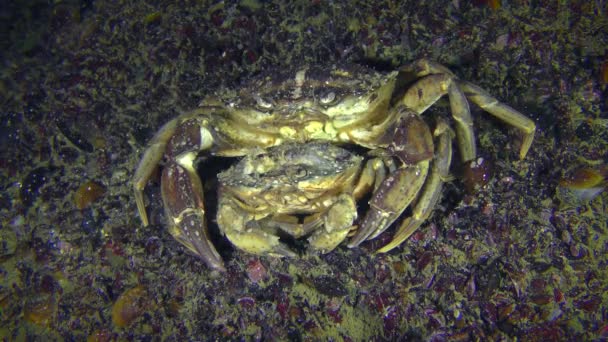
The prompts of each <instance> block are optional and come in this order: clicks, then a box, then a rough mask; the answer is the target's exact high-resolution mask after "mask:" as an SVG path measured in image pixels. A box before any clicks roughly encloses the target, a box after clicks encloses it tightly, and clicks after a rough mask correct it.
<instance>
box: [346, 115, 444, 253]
mask: <svg viewBox="0 0 608 342" xmlns="http://www.w3.org/2000/svg"><path fill="white" fill-rule="evenodd" d="M396 110H401V109H400V108H397V109H396ZM402 114H405V116H404V117H402V118H400V122H399V123H398V125H397V127H396V129H395V131H394V132H390V133H389V132H387V133H388V134H391V135H394V136H393V142H392V143H391V145H390V146H389V148H388V150H389V151H390V152H391V154H392V155H393V156H395V157H397V158H398V159H400V160H401V162H402V163H403V165H402V166H401V167H400V168H398V169H396V170H394V171H392V172H390V173H389V174H388V175H387V177H386V178H385V179H384V180H383V181H382V183H381V184H380V186H379V187H378V188H377V189H375V191H374V194H373V195H372V198H371V199H370V201H369V206H370V208H369V210H368V212H367V213H366V215H365V218H364V219H363V222H362V223H361V226H360V227H359V230H358V231H357V233H356V234H355V236H354V237H353V238H352V240H351V241H350V243H349V244H348V246H349V247H350V248H352V247H356V246H358V245H359V244H361V242H363V241H365V240H368V239H370V238H373V237H375V236H377V235H378V234H380V233H382V232H383V231H384V230H386V229H387V228H388V227H389V226H390V225H391V223H393V222H394V221H395V220H396V219H397V218H398V217H399V215H401V213H402V212H403V211H404V210H405V208H407V206H408V205H409V204H410V203H411V202H412V201H413V200H414V198H415V197H416V195H417V194H418V192H419V191H420V188H422V185H423V184H424V182H425V179H426V175H427V172H428V169H429V160H430V159H431V158H432V156H433V138H432V136H431V133H430V131H429V128H428V126H427V125H426V123H424V121H423V120H422V118H420V116H418V115H417V114H407V111H406V112H404V113H402Z"/></svg>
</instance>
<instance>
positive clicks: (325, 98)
mask: <svg viewBox="0 0 608 342" xmlns="http://www.w3.org/2000/svg"><path fill="white" fill-rule="evenodd" d="M335 100H336V93H334V92H333V91H327V92H325V93H323V94H321V97H320V98H319V101H320V102H321V104H324V105H328V104H331V103H332V102H334V101H335Z"/></svg>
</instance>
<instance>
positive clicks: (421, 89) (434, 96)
mask: <svg viewBox="0 0 608 342" xmlns="http://www.w3.org/2000/svg"><path fill="white" fill-rule="evenodd" d="M446 94H447V95H448V97H449V100H450V109H451V112H452V117H453V118H454V121H455V122H456V138H457V141H458V147H459V149H460V154H461V156H462V160H463V161H469V160H473V159H475V157H476V156H477V148H476V144H475V133H474V132H473V119H472V117H471V110H470V108H469V103H468V102H467V99H466V97H465V94H464V93H463V92H462V90H460V88H458V84H457V83H456V82H454V79H453V78H452V77H451V76H450V75H448V74H443V73H442V74H431V75H428V76H425V77H423V78H421V79H420V80H418V81H417V82H416V83H414V84H413V85H412V86H411V87H410V88H409V89H408V90H407V92H406V93H405V95H404V96H403V100H402V103H403V104H404V105H405V106H407V107H408V108H411V109H412V110H414V111H415V112H417V113H418V114H421V113H423V112H424V111H425V110H427V109H428V108H429V107H430V106H431V105H433V104H434V103H435V102H437V101H438V100H439V99H440V98H441V97H442V96H444V95H446Z"/></svg>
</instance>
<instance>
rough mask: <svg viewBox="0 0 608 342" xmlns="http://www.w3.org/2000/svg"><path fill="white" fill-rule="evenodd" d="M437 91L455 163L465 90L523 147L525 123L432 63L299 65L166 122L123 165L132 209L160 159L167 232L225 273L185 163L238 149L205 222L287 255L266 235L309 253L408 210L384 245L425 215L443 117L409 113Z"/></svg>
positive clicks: (433, 194)
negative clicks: (378, 67)
mask: <svg viewBox="0 0 608 342" xmlns="http://www.w3.org/2000/svg"><path fill="white" fill-rule="evenodd" d="M446 94H447V95H448V98H449V101H450V108H451V114H452V118H453V122H454V123H455V133H456V141H457V145H458V147H459V150H460V156H461V158H462V160H463V161H469V160H473V159H474V158H475V157H476V147H475V146H476V145H475V137H474V132H473V128H472V127H473V122H472V118H471V114H470V109H469V104H468V101H467V98H468V99H469V100H470V101H472V102H473V103H475V104H477V105H478V106H480V107H481V108H482V109H484V110H485V111H487V112H488V113H490V114H492V115H494V116H496V117H497V118H499V119H501V120H503V121H505V122H506V123H508V124H510V125H512V126H514V127H515V128H517V129H518V130H519V131H520V132H521V133H522V140H521V145H520V153H519V157H520V158H522V159H523V158H524V157H525V156H526V154H527V152H528V149H529V148H530V146H531V144H532V141H533V138H534V132H535V124H534V122H533V121H532V120H530V119H529V118H527V117H526V116H524V115H523V114H521V113H519V112H517V111H516V110H514V109H513V108H511V107H509V106H507V105H505V104H503V103H501V102H499V101H498V100H496V99H495V98H494V97H492V96H490V95H489V94H487V93H486V92H485V91H483V90H482V89H480V88H479V87H477V86H475V85H473V84H471V83H468V82H466V81H463V80H460V79H458V78H457V77H456V76H454V74H453V73H452V72H450V71H449V70H448V69H447V68H445V67H443V66H441V65H439V64H437V63H434V62H430V61H427V60H419V61H416V62H414V63H412V64H411V65H407V66H405V67H402V68H400V69H399V70H397V71H395V72H391V73H389V74H382V73H378V72H374V71H372V70H369V69H366V68H363V67H360V66H352V67H336V66H332V67H312V66H311V67H308V68H304V69H301V70H298V71H297V72H295V73H294V74H293V75H291V74H289V73H288V72H287V73H285V72H283V73H280V72H279V73H275V74H272V75H269V76H262V77H259V78H256V79H254V80H252V81H251V83H250V84H248V85H246V86H244V87H243V88H242V89H240V90H239V91H225V92H221V93H218V94H214V95H212V96H209V97H207V98H206V99H205V100H203V101H202V102H201V105H200V106H199V108H197V109H196V110H194V111H192V112H189V113H185V114H182V115H180V116H179V117H177V118H175V119H173V120H171V121H169V122H168V123H167V124H165V125H164V126H163V127H162V128H161V129H160V131H159V132H158V133H157V134H156V135H155V136H154V137H153V139H152V141H151V142H150V144H149V146H148V147H147V149H146V151H145V153H144V156H143V158H142V160H141V161H140V163H139V165H138V167H137V170H136V172H135V177H134V180H133V183H134V189H135V199H136V203H137V207H138V211H139V214H140V216H141V218H142V221H143V223H144V225H147V224H148V218H147V214H146V210H145V205H144V198H143V190H144V187H145V185H146V183H147V181H148V179H149V178H150V177H151V174H152V173H153V171H154V170H155V168H156V166H157V165H158V164H160V162H161V160H162V159H163V158H164V160H165V163H164V167H163V171H162V178H161V192H162V199H163V204H164V207H165V212H166V216H167V218H168V220H169V230H170V232H171V234H172V235H173V236H174V237H175V238H176V239H177V240H178V241H179V242H181V243H182V244H183V245H184V246H186V247H187V248H188V249H189V250H191V251H192V252H193V253H195V254H196V255H198V256H199V257H201V259H202V260H203V261H204V262H205V263H206V264H207V265H208V266H209V267H211V268H214V269H218V270H224V264H223V261H222V259H221V257H220V256H219V254H218V253H217V251H216V249H215V247H214V246H213V245H212V243H211V242H210V240H209V237H208V232H207V225H206V222H207V220H208V218H207V217H206V215H205V203H204V194H203V187H202V182H201V179H200V178H199V176H198V174H197V172H196V164H197V161H198V160H200V159H205V158H208V157H210V156H223V157H244V158H243V159H242V160H241V161H240V162H239V163H238V164H236V165H234V166H233V167H232V168H230V169H229V170H227V171H224V172H222V173H221V174H220V175H219V177H218V178H219V181H220V188H219V203H218V216H217V221H218V226H219V227H220V230H221V231H222V232H223V233H224V234H225V235H226V237H227V238H228V240H230V241H231V242H232V243H233V244H234V245H235V246H236V247H237V248H239V249H242V250H244V251H246V252H249V253H256V254H264V255H280V256H294V255H295V254H294V252H293V251H291V250H290V249H289V248H288V246H286V245H283V244H281V243H280V241H279V238H278V235H279V232H285V233H287V234H289V235H292V236H294V237H296V238H298V237H301V236H310V237H309V242H310V248H311V249H313V250H317V251H320V252H322V253H326V252H329V251H331V250H333V249H334V248H335V247H336V246H338V245H339V244H340V243H341V242H342V241H343V240H345V239H347V238H348V236H352V237H351V238H350V241H349V243H348V246H349V247H355V246H358V245H359V244H360V243H361V242H363V241H365V240H368V239H372V238H374V237H376V236H377V235H378V234H380V233H381V232H383V231H384V230H386V229H387V228H388V227H389V226H391V224H392V223H393V222H395V221H396V220H397V219H398V218H399V217H400V216H401V214H402V213H403V212H404V211H405V209H406V208H408V207H411V209H412V210H411V212H412V214H411V216H409V217H407V218H405V219H404V220H403V221H402V223H401V224H400V226H399V228H398V229H397V232H396V233H395V235H394V237H393V240H392V241H391V242H390V243H389V244H388V245H386V246H384V247H383V248H381V249H380V250H379V252H386V251H389V250H391V249H393V248H394V247H396V246H398V245H400V244H401V243H402V242H403V241H405V240H406V239H407V238H408V237H409V236H410V235H411V234H412V233H413V232H414V231H415V230H416V229H418V227H419V226H420V225H421V224H422V223H423V222H424V221H425V220H426V219H427V218H428V217H429V215H430V213H431V211H432V210H433V208H434V206H435V204H436V203H437V201H438V199H439V197H440V195H441V188H442V184H443V182H444V181H446V179H447V178H448V172H449V167H450V163H451V156H452V150H451V136H452V130H451V129H450V128H449V126H448V124H447V123H446V122H444V121H443V120H438V122H437V123H436V124H435V125H434V129H433V130H431V129H430V128H429V126H428V125H427V123H426V122H425V121H424V120H423V119H422V117H421V116H420V114H422V113H423V112H424V111H426V110H427V108H429V107H430V106H431V105H432V104H433V103H435V102H436V101H437V100H438V99H439V98H441V97H442V96H444V95H446ZM336 145H343V146H357V149H359V150H361V149H364V150H366V152H364V153H363V155H358V154H356V153H353V152H349V151H347V150H345V149H343V148H341V147H338V146H336ZM368 193H371V195H370V200H369V208H368V209H367V211H366V212H365V213H364V215H363V217H362V218H361V219H357V201H358V200H359V199H361V198H362V197H364V195H366V194H368Z"/></svg>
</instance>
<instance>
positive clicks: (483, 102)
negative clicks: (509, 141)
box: [457, 81, 536, 159]
mask: <svg viewBox="0 0 608 342" xmlns="http://www.w3.org/2000/svg"><path fill="white" fill-rule="evenodd" d="M457 83H458V84H459V86H460V87H461V88H462V90H463V91H464V92H465V95H466V97H467V98H469V99H471V101H473V102H474V103H475V104H476V105H478V106H479V107H481V108H482V109H483V110H485V111H487V112H488V113H490V114H492V115H494V116H495V117H497V118H499V119H501V120H502V121H504V122H506V123H508V124H509V125H511V126H514V127H515V128H517V129H519V130H520V131H522V132H523V134H524V137H523V141H522V143H521V148H520V149H519V159H524V158H525V157H526V154H528V150H529V149H530V146H531V145H532V141H534V132H535V131H536V124H535V123H534V121H532V120H531V119H529V118H527V117H526V116H525V115H523V114H521V113H520V112H518V111H516V110H515V109H513V108H511V107H509V106H507V105H506V104H504V103H501V102H500V101H498V100H497V99H496V98H494V97H493V96H492V95H490V94H488V93H487V92H486V91H485V90H483V89H481V88H480V87H478V86H476V85H474V84H472V83H469V82H465V81H457Z"/></svg>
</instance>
